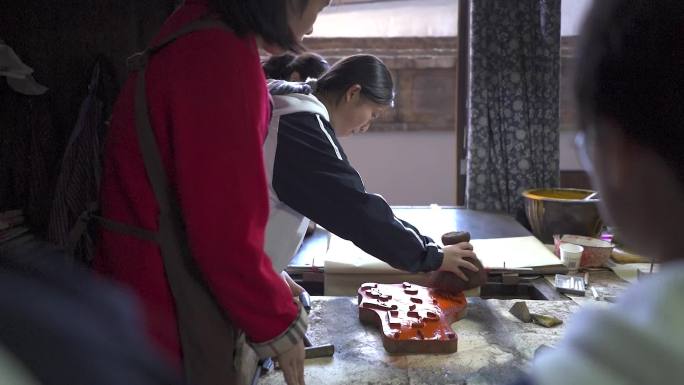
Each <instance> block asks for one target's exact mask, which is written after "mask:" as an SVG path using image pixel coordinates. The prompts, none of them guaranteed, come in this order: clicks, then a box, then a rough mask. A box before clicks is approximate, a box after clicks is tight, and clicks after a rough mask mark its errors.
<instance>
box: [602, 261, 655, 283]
mask: <svg viewBox="0 0 684 385" xmlns="http://www.w3.org/2000/svg"><path fill="white" fill-rule="evenodd" d="M607 265H608V267H609V268H610V269H611V270H613V272H614V273H615V275H617V276H618V277H620V278H622V279H623V280H625V281H627V282H631V283H634V282H637V281H638V280H639V274H638V273H637V270H640V271H641V272H642V273H647V274H648V273H649V272H650V271H651V264H650V263H625V264H620V263H615V262H612V261H609V262H608V263H607ZM658 271H660V265H658V264H655V265H653V272H654V273H657V272H658Z"/></svg>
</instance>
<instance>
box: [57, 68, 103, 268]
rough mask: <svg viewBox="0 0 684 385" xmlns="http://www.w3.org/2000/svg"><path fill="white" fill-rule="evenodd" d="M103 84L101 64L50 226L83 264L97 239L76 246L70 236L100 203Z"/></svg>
mask: <svg viewBox="0 0 684 385" xmlns="http://www.w3.org/2000/svg"><path fill="white" fill-rule="evenodd" d="M100 83H101V71H100V64H99V63H98V64H96V65H95V67H94V69H93V73H92V75H91V80H90V85H89V87H88V95H87V96H86V98H85V100H84V101H83V102H82V103H81V109H80V112H79V116H78V120H77V122H76V126H75V127H74V130H73V132H72V134H71V137H70V138H69V142H68V143H67V147H66V150H65V152H64V156H63V158H62V164H61V170H60V174H59V177H58V180H57V187H56V190H55V198H54V202H53V206H52V211H51V213H50V222H49V226H48V239H49V240H50V241H52V242H54V243H56V244H58V245H60V246H63V247H66V248H69V247H74V255H73V257H74V259H75V260H78V261H82V262H89V261H90V260H91V259H92V257H93V254H94V239H92V237H91V236H90V234H89V232H88V231H85V232H84V234H83V236H82V237H81V238H80V239H79V240H78V243H77V244H75V245H69V244H68V243H69V233H70V231H71V230H72V228H74V226H75V225H76V222H77V221H78V218H79V216H80V215H81V214H82V213H83V212H84V211H85V210H86V209H87V208H88V204H89V203H91V202H95V201H97V199H98V194H99V193H98V190H99V189H98V187H99V184H100V169H101V165H102V160H101V154H102V144H103V141H104V134H105V124H104V118H103V112H104V106H105V104H104V102H103V101H102V100H100V98H99V97H98V95H97V90H98V88H99V87H100Z"/></svg>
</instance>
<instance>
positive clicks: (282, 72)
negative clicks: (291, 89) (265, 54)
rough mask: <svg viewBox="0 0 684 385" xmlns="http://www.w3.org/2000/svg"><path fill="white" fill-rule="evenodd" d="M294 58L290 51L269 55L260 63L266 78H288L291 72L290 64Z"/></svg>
mask: <svg viewBox="0 0 684 385" xmlns="http://www.w3.org/2000/svg"><path fill="white" fill-rule="evenodd" d="M296 58H297V56H295V55H293V54H291V53H286V54H283V55H273V56H271V57H269V58H268V60H266V61H265V62H264V64H263V65H262V67H263V69H264V75H266V79H278V80H288V79H289V78H290V75H291V74H292V69H291V67H290V66H291V64H292V62H294V60H295V59H296Z"/></svg>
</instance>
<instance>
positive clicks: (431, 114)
mask: <svg viewBox="0 0 684 385" xmlns="http://www.w3.org/2000/svg"><path fill="white" fill-rule="evenodd" d="M305 44H306V46H307V47H308V48H309V49H310V50H311V51H314V52H317V53H319V54H321V55H323V56H324V57H326V58H327V59H328V60H329V61H330V62H331V63H334V62H336V61H337V60H339V59H340V58H342V57H345V56H347V55H352V54H357V53H368V54H374V55H376V56H378V57H380V58H381V59H382V60H383V61H384V62H385V64H387V66H388V67H389V69H390V70H391V71H392V75H393V77H394V80H395V88H396V93H397V96H396V106H395V108H394V109H393V110H392V111H391V112H389V113H388V114H387V115H386V116H385V117H383V118H382V119H380V120H379V121H378V122H377V123H376V124H374V125H373V127H372V128H371V130H372V131H417V130H436V131H444V130H454V129H455V120H454V119H455V110H456V86H457V74H458V60H457V57H458V40H457V38H456V37H438V38H430V37H425V38H413V37H412V38H386V39H383V38H365V39H357V38H309V39H307V40H306V41H305ZM575 44H576V39H575V38H573V37H564V38H563V39H562V43H561V46H562V48H561V87H560V88H561V91H560V92H561V97H560V100H561V108H560V114H561V129H563V130H565V129H572V128H573V127H574V125H575V111H574V107H573V105H572V93H571V76H572V64H573V55H574V47H575Z"/></svg>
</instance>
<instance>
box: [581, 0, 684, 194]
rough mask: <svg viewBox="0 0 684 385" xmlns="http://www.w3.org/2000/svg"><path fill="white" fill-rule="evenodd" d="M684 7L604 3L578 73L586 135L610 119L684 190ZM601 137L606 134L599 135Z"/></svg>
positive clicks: (661, 2)
mask: <svg viewBox="0 0 684 385" xmlns="http://www.w3.org/2000/svg"><path fill="white" fill-rule="evenodd" d="M683 36H684V3H683V2H682V1H681V0H658V1H652V0H599V1H594V5H593V7H592V9H591V11H590V13H589V15H588V17H587V18H586V20H585V22H584V25H583V27H582V33H581V38H580V42H579V46H578V54H577V69H576V73H575V97H576V101H577V108H578V112H579V117H580V127H581V129H588V128H589V129H590V128H591V127H593V126H594V123H595V122H596V121H598V120H601V119H607V120H609V121H613V122H615V123H617V126H618V128H619V129H620V130H621V131H622V132H623V133H624V135H626V136H627V137H628V138H630V139H631V140H633V141H635V142H638V143H641V144H642V145H645V146H648V147H650V148H652V149H653V150H655V151H657V152H658V153H659V154H660V155H661V156H662V157H663V158H664V159H665V160H666V161H667V162H668V163H669V165H670V166H671V167H673V170H674V171H675V172H677V173H678V175H679V176H680V180H681V181H682V182H684V40H682V37H683ZM597 135H600V133H597Z"/></svg>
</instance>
